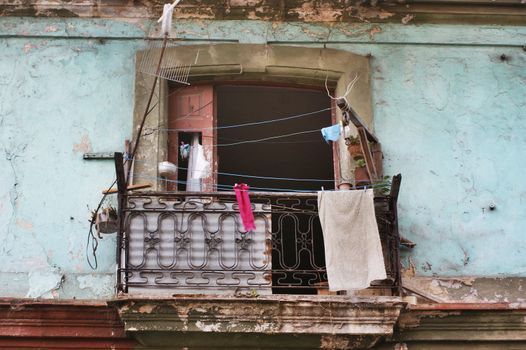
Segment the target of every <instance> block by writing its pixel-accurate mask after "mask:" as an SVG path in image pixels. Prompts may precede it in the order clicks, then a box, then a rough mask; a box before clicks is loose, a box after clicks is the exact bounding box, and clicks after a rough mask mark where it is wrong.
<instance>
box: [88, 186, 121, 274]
mask: <svg viewBox="0 0 526 350" xmlns="http://www.w3.org/2000/svg"><path fill="white" fill-rule="evenodd" d="M116 183H117V179H115V180H114V181H113V183H112V184H111V185H110V187H108V190H107V191H106V193H104V194H103V195H102V199H101V200H100V202H99V204H98V205H97V209H95V211H93V215H92V217H91V219H90V225H89V232H88V240H87V242H86V261H87V262H88V265H89V266H90V267H91V269H92V270H96V269H97V267H98V262H97V248H98V246H99V241H98V239H97V237H95V234H94V233H93V227H94V226H95V221H96V218H97V214H98V212H99V210H100V208H101V207H102V204H103V203H104V200H105V199H106V197H107V196H108V191H109V190H111V188H112V187H113V186H115V184H116ZM99 238H102V237H101V236H99ZM90 242H91V253H92V255H93V260H94V261H93V264H92V263H91V260H90V258H89V254H88V248H89V246H90Z"/></svg>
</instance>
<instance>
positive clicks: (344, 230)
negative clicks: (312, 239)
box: [318, 189, 386, 291]
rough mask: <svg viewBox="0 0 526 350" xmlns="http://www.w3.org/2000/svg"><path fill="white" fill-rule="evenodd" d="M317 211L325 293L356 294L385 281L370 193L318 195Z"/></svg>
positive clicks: (340, 192) (329, 192)
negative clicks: (325, 266) (322, 244)
mask: <svg viewBox="0 0 526 350" xmlns="http://www.w3.org/2000/svg"><path fill="white" fill-rule="evenodd" d="M318 210H319V215H320V222H321V228H322V230H323V243H324V245H325V262H326V264H327V277H328V279H329V290H331V291H339V290H357V289H364V288H367V287H369V286H370V285H371V282H372V281H374V280H382V279H385V278H386V274H385V265H384V257H383V254H382V244H381V242H380V234H379V233H378V225H377V223H376V218H375V214H374V194H373V190H371V189H369V190H365V191H363V190H353V191H320V192H318Z"/></svg>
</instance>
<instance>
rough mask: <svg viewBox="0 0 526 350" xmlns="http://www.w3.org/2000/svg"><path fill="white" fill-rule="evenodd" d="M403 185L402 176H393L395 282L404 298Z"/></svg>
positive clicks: (390, 208)
mask: <svg viewBox="0 0 526 350" xmlns="http://www.w3.org/2000/svg"><path fill="white" fill-rule="evenodd" d="M401 183H402V174H398V175H395V176H393V180H392V182H391V192H390V193H389V212H390V213H391V229H390V231H391V234H392V236H393V238H394V247H393V251H392V252H391V254H394V265H395V266H394V268H395V281H396V287H397V291H398V295H400V296H402V293H403V288H402V263H401V261H400V232H399V231H398V194H399V193H400V185H401Z"/></svg>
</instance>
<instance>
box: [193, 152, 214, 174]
mask: <svg viewBox="0 0 526 350" xmlns="http://www.w3.org/2000/svg"><path fill="white" fill-rule="evenodd" d="M194 147H195V148H196V150H195V153H194V154H195V157H196V158H195V163H194V169H193V171H192V179H202V178H204V177H208V175H209V172H210V162H209V161H208V160H206V157H205V151H204V148H203V146H201V145H200V144H197V145H195V146H194Z"/></svg>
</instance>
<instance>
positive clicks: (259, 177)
mask: <svg viewBox="0 0 526 350" xmlns="http://www.w3.org/2000/svg"><path fill="white" fill-rule="evenodd" d="M135 162H136V163H145V162H146V160H135ZM178 169H180V170H186V171H188V168H185V167H178ZM211 173H212V174H214V175H224V176H235V177H244V178H248V179H264V180H279V181H301V182H328V183H331V182H334V181H335V179H314V178H296V177H278V176H264V175H249V174H239V173H228V172H222V171H213V172H211ZM343 180H346V179H343ZM371 182H375V183H385V181H383V180H372V181H371Z"/></svg>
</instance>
